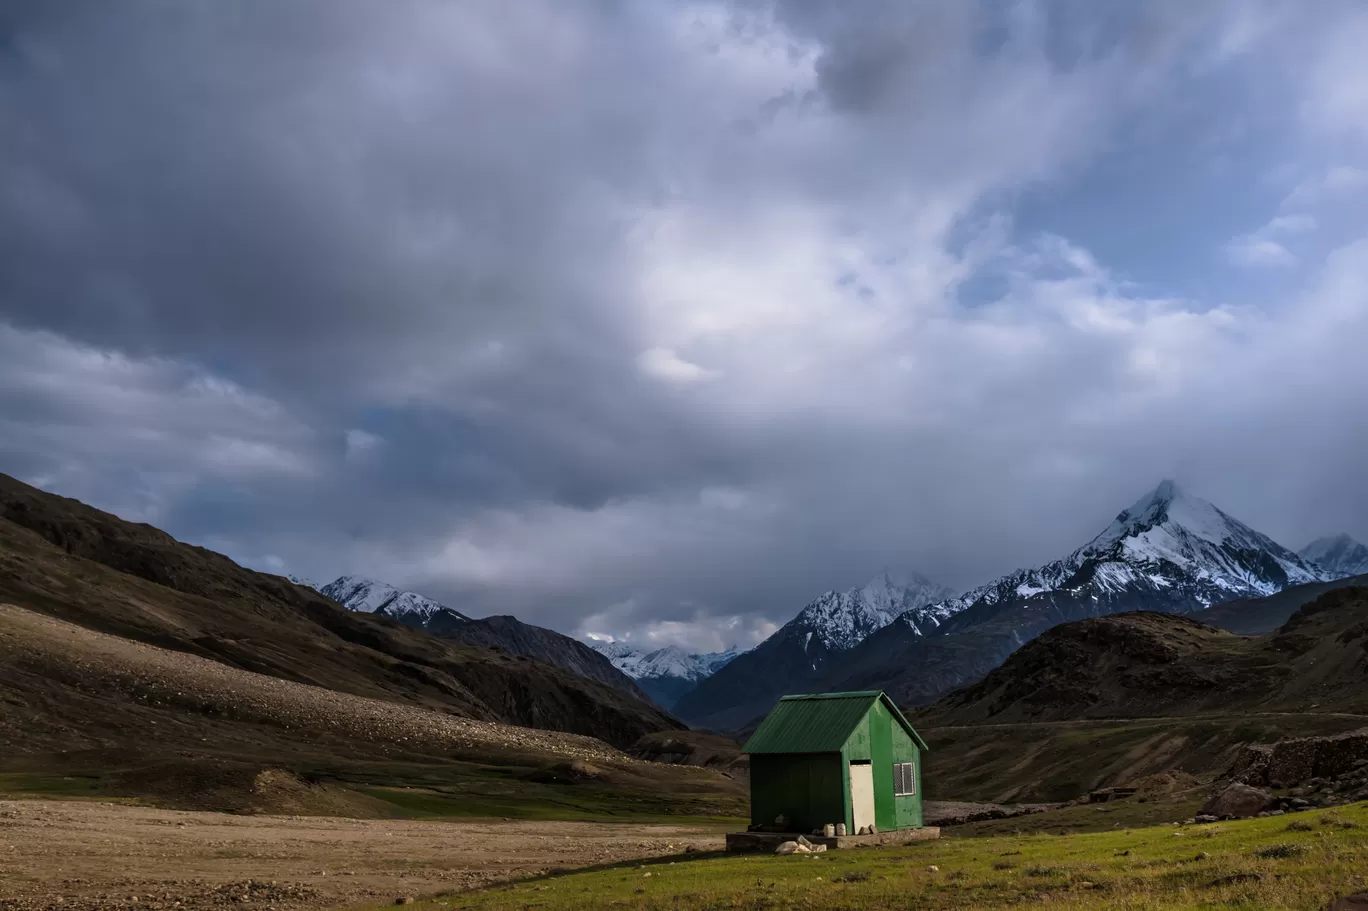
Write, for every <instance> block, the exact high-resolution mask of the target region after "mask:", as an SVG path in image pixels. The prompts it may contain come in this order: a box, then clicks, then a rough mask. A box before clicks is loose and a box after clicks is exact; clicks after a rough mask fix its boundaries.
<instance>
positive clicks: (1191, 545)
mask: <svg viewBox="0 0 1368 911" xmlns="http://www.w3.org/2000/svg"><path fill="white" fill-rule="evenodd" d="M1328 578H1330V575H1329V574H1328V573H1327V572H1326V571H1324V570H1322V569H1321V568H1320V567H1319V566H1317V565H1315V564H1314V563H1311V562H1309V561H1307V560H1306V559H1304V558H1303V557H1300V556H1298V555H1297V554H1295V553H1293V552H1292V551H1290V550H1288V549H1287V548H1285V547H1283V546H1282V545H1281V544H1278V543H1277V542H1276V541H1274V540H1272V539H1271V538H1269V537H1267V536H1266V535H1263V534H1260V533H1259V532H1257V531H1255V530H1254V529H1252V528H1250V527H1249V526H1248V525H1245V524H1244V523H1243V522H1241V521H1239V520H1238V519H1235V518H1233V517H1232V516H1230V515H1229V514H1227V513H1225V512H1223V511H1222V510H1220V509H1219V508H1217V507H1216V506H1214V505H1213V504H1211V503H1209V502H1207V501H1206V500H1203V499H1201V498H1200V497H1197V496H1193V495H1192V494H1190V493H1188V492H1187V491H1185V490H1184V489H1183V488H1181V487H1179V486H1178V484H1176V483H1174V482H1173V481H1171V480H1164V481H1162V482H1160V483H1159V485H1158V486H1157V487H1155V488H1154V489H1153V490H1151V491H1149V492H1148V493H1146V494H1145V495H1144V496H1142V497H1141V498H1140V499H1138V500H1136V501H1135V503H1134V504H1133V505H1131V506H1130V507H1129V508H1128V509H1124V510H1122V511H1121V513H1120V514H1119V515H1117V517H1116V518H1115V519H1113V520H1112V522H1111V524H1110V525H1108V526H1107V527H1106V528H1105V529H1104V530H1103V531H1102V533H1101V534H1099V535H1098V536H1097V537H1095V538H1093V539H1092V540H1091V541H1089V542H1088V543H1087V544H1085V545H1083V546H1082V547H1080V548H1079V549H1078V550H1076V551H1074V552H1073V553H1072V554H1070V555H1069V556H1067V557H1065V558H1064V559H1062V560H1055V561H1053V562H1051V563H1046V564H1045V565H1043V566H1038V567H1035V568H1034V569H1019V570H1017V571H1016V572H1013V573H1009V574H1007V575H1006V576H1003V577H1002V578H1000V579H998V580H996V581H993V582H990V583H988V584H987V585H984V586H981V587H979V588H976V589H974V590H973V591H970V592H967V593H965V594H963V595H961V596H959V597H958V598H954V599H951V600H950V601H948V602H946V603H945V604H941V605H933V606H932V607H931V608H928V609H929V610H935V611H945V612H948V614H952V615H953V614H958V613H960V612H962V611H967V610H969V609H970V608H974V609H975V611H974V616H979V617H982V616H984V615H985V611H1001V610H1006V609H1009V608H1010V607H1011V606H1013V605H1017V604H1021V603H1023V601H1025V600H1026V599H1032V598H1037V596H1040V597H1044V598H1051V599H1053V600H1054V601H1055V602H1056V604H1055V606H1056V608H1057V609H1062V608H1060V607H1059V599H1060V598H1066V599H1069V600H1070V601H1072V602H1080V603H1085V604H1087V605H1088V607H1087V609H1086V612H1085V613H1083V614H1080V616H1100V615H1102V614H1107V613H1114V612H1116V611H1121V610H1170V611H1172V610H1177V611H1192V610H1201V609H1203V608H1207V607H1210V606H1211V605H1213V604H1217V603H1220V602H1222V601H1229V600H1232V599H1234V598H1245V597H1259V596H1262V595H1271V594H1273V593H1275V592H1278V591H1281V590H1282V589H1284V588H1286V587H1287V586H1289V585H1300V584H1302V583H1304V582H1320V581H1324V580H1326V579H1328ZM1066 612H1068V613H1077V612H1078V611H1077V609H1075V608H1068V609H1067V610H1066ZM900 619H901V620H903V621H904V622H905V623H907V624H908V625H910V626H914V627H915V626H916V623H917V621H918V617H917V616H916V615H906V616H904V617H902V618H900ZM1072 619H1077V617H1073V618H1072Z"/></svg>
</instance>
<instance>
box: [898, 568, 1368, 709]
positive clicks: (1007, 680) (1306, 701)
mask: <svg viewBox="0 0 1368 911" xmlns="http://www.w3.org/2000/svg"><path fill="white" fill-rule="evenodd" d="M1240 711H1251V712H1255V711H1257V712H1278V711H1281V712H1304V711H1305V712H1318V713H1327V712H1345V713H1364V712H1368V588H1360V587H1353V588H1342V589H1337V590H1334V591H1330V592H1328V593H1326V594H1323V595H1321V596H1320V597H1319V598H1317V599H1316V600H1315V601H1313V602H1311V603H1310V604H1308V605H1306V606H1305V607H1303V608H1301V609H1300V610H1299V611H1297V612H1296V613H1295V614H1293V615H1292V616H1291V617H1290V618H1289V619H1288V621H1287V622H1286V623H1285V624H1283V625H1282V626H1281V627H1280V628H1278V629H1277V630H1275V631H1274V632H1272V633H1269V634H1267V635H1264V636H1259V637H1256V638H1246V637H1242V636H1238V635H1236V634H1234V633H1230V632H1227V631H1225V630H1220V629H1216V628H1215V627H1212V626H1208V625H1206V624H1204V623H1200V622H1198V621H1197V620H1195V619H1193V618H1192V617H1187V616H1176V615H1171V614H1157V613H1144V612H1138V613H1128V614H1117V615H1114V616H1110V617H1099V618H1095V619H1091V620H1080V621H1077V622H1074V623H1067V624H1064V625H1062V626H1058V627H1055V628H1054V629H1052V630H1050V631H1048V632H1046V633H1044V634H1043V635H1041V636H1040V637H1039V638H1037V639H1035V640H1033V641H1031V642H1029V643H1027V644H1026V645H1024V646H1022V647H1021V648H1020V649H1019V650H1017V651H1016V652H1015V653H1014V654H1013V655H1012V656H1011V657H1010V658H1009V659H1008V660H1007V661H1006V662H1005V663H1004V664H1003V665H1002V666H1001V667H1000V668H998V669H997V670H995V671H993V672H992V673H990V674H988V675H987V676H986V677H984V678H983V680H981V681H980V682H978V683H976V684H974V685H972V686H969V687H966V688H964V689H962V690H959V691H957V692H955V693H952V694H951V695H949V696H947V697H946V698H945V699H943V700H941V701H940V702H939V703H937V704H936V705H935V706H932V707H931V708H929V709H927V710H925V711H923V712H922V713H920V717H921V719H922V720H923V722H924V723H926V724H930V725H946V724H949V725H964V724H981V723H984V722H993V723H1009V722H1041V721H1074V720H1079V719H1096V718H1145V717H1164V716H1193V715H1200V714H1212V713H1225V714H1229V713H1234V712H1240Z"/></svg>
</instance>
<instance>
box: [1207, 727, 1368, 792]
mask: <svg viewBox="0 0 1368 911" xmlns="http://www.w3.org/2000/svg"><path fill="white" fill-rule="evenodd" d="M1359 760H1368V729H1364V730H1361V731H1354V732H1352V733H1349V734H1337V735H1335V736H1334V737H1301V738H1297V739H1295V740H1280V741H1278V742H1277V743H1273V744H1251V745H1249V746H1246V747H1245V748H1244V749H1243V750H1242V751H1241V752H1240V754H1239V756H1237V757H1236V759H1235V764H1234V766H1232V767H1231V770H1230V773H1229V777H1230V779H1231V780H1233V781H1238V782H1243V783H1245V784H1251V785H1257V786H1260V787H1272V788H1290V787H1294V786H1296V785H1299V784H1301V783H1303V782H1305V781H1309V780H1310V779H1313V778H1338V777H1340V776H1342V775H1346V774H1348V773H1349V772H1351V771H1353V770H1354V769H1355V763H1357V762H1358V761H1359Z"/></svg>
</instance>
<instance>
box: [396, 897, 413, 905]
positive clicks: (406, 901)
mask: <svg viewBox="0 0 1368 911" xmlns="http://www.w3.org/2000/svg"><path fill="white" fill-rule="evenodd" d="M394 903H395V904H396V905H411V904H413V896H412V895H401V896H399V897H398V898H396V899H395V900H394Z"/></svg>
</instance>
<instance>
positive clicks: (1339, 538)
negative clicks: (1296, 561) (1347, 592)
mask: <svg viewBox="0 0 1368 911" xmlns="http://www.w3.org/2000/svg"><path fill="white" fill-rule="evenodd" d="M1297 554H1298V555H1299V556H1300V557H1301V558H1302V559H1304V560H1309V561H1310V562H1312V563H1315V564H1316V565H1317V566H1319V567H1321V568H1322V569H1324V570H1325V571H1326V572H1329V573H1333V574H1334V575H1335V576H1336V577H1338V578H1344V577H1347V576H1361V575H1363V574H1365V573H1368V547H1365V546H1364V545H1363V544H1361V543H1359V542H1358V541H1355V540H1354V539H1353V538H1351V537H1350V536H1349V535H1347V534H1345V533H1343V532H1341V533H1339V534H1337V535H1330V536H1329V537H1325V538H1317V539H1316V540H1314V541H1312V542H1311V543H1310V544H1308V545H1306V546H1305V547H1303V548H1302V549H1301V550H1299V551H1297Z"/></svg>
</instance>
